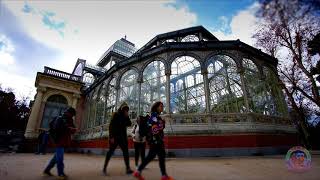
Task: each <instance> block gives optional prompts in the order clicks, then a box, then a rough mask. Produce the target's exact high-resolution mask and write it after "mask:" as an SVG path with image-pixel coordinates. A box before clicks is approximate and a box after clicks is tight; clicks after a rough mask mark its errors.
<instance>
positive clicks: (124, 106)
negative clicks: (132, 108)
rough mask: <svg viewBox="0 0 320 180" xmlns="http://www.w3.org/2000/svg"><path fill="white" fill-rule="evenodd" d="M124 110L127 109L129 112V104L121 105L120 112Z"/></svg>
mask: <svg viewBox="0 0 320 180" xmlns="http://www.w3.org/2000/svg"><path fill="white" fill-rule="evenodd" d="M124 108H127V109H128V110H129V106H128V104H127V103H126V102H123V103H122V104H121V105H120V107H119V110H120V111H123V110H124Z"/></svg>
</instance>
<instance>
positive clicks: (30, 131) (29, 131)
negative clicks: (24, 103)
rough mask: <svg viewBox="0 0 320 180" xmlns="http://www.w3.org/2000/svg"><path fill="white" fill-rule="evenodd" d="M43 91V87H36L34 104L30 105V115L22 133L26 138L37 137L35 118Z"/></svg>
mask: <svg viewBox="0 0 320 180" xmlns="http://www.w3.org/2000/svg"><path fill="white" fill-rule="evenodd" d="M45 91H46V88H45V87H38V88H37V95H36V99H35V101H34V104H33V106H32V109H31V114H30V117H29V119H28V124H27V128H26V132H25V134H24V136H25V137H26V138H27V139H34V138H37V135H38V133H37V127H36V126H37V119H38V117H39V112H40V107H41V102H42V98H43V94H44V92H45Z"/></svg>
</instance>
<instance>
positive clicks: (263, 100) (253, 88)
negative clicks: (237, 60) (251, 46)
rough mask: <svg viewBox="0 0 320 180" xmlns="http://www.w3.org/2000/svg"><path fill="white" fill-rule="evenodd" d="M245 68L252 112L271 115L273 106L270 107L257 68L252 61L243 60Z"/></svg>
mask: <svg viewBox="0 0 320 180" xmlns="http://www.w3.org/2000/svg"><path fill="white" fill-rule="evenodd" d="M242 64H243V67H244V70H245V71H244V79H245V84H246V87H247V93H248V101H249V107H250V111H251V112H256V113H261V114H267V115H269V114H270V113H271V111H273V110H271V109H270V108H271V106H269V105H268V102H269V100H268V97H267V94H266V93H267V92H266V91H265V87H266V86H265V83H264V82H263V81H262V80H261V78H260V73H259V70H258V68H257V66H256V65H255V64H254V63H253V61H252V60H250V59H246V58H244V59H243V60H242Z"/></svg>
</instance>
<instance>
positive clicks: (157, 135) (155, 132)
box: [133, 101, 173, 180]
mask: <svg viewBox="0 0 320 180" xmlns="http://www.w3.org/2000/svg"><path fill="white" fill-rule="evenodd" d="M162 112H163V103H162V102H160V101H158V102H155V103H154V104H153V105H152V107H151V117H150V118H149V120H148V125H149V131H150V133H149V134H150V135H149V136H148V138H147V139H148V143H149V147H150V149H149V153H148V155H147V157H146V158H145V160H144V161H142V163H141V164H140V165H139V166H138V169H137V170H136V171H135V172H134V173H133V176H134V177H136V178H137V179H139V180H144V177H143V176H142V174H141V173H142V170H143V169H144V168H145V167H146V166H147V165H148V164H149V163H150V162H151V161H152V160H153V159H154V158H155V157H156V155H157V156H158V159H159V166H160V171H161V175H162V177H161V180H173V178H172V177H170V176H168V174H167V172H166V165H165V156H166V152H165V147H164V140H163V138H164V132H163V129H164V128H165V121H164V120H163V119H162V118H161V117H160V114H161V113H162Z"/></svg>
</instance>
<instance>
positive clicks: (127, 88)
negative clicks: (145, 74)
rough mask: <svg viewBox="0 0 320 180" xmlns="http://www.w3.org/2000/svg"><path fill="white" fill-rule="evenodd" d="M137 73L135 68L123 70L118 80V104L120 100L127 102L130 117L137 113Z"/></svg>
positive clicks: (134, 116) (133, 117) (132, 117)
mask: <svg viewBox="0 0 320 180" xmlns="http://www.w3.org/2000/svg"><path fill="white" fill-rule="evenodd" d="M137 79H138V73H137V72H136V71H135V70H132V69H131V70H129V71H127V72H125V73H124V74H123V75H122V77H121V81H120V96H119V105H120V104H121V103H122V102H127V103H128V105H129V107H130V110H129V116H130V118H131V119H135V118H136V117H137V113H138V98H139V94H138V92H139V91H138V88H139V87H138V83H137Z"/></svg>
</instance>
